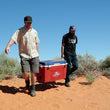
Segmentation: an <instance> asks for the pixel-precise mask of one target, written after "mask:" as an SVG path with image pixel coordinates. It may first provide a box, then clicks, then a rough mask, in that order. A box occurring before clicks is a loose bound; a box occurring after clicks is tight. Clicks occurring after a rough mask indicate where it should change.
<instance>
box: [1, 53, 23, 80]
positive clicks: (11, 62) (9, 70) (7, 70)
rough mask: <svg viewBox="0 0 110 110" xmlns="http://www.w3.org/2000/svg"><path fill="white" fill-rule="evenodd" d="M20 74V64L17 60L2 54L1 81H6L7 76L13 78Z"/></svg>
mask: <svg viewBox="0 0 110 110" xmlns="http://www.w3.org/2000/svg"><path fill="white" fill-rule="evenodd" d="M20 73H21V69H20V64H19V62H18V61H17V59H14V58H9V57H7V56H6V55H5V53H4V52H2V53H1V54H0V79H5V77H6V75H7V74H9V76H10V78H11V77H13V76H15V75H16V74H20Z"/></svg>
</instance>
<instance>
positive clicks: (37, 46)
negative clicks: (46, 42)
mask: <svg viewBox="0 0 110 110" xmlns="http://www.w3.org/2000/svg"><path fill="white" fill-rule="evenodd" d="M36 48H37V52H38V53H39V45H38V44H36Z"/></svg>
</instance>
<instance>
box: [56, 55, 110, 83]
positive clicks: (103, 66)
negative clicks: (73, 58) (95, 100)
mask: <svg viewBox="0 0 110 110" xmlns="http://www.w3.org/2000/svg"><path fill="white" fill-rule="evenodd" d="M56 59H60V57H56ZM78 64H79V67H78V69H77V70H76V71H75V72H74V73H73V74H71V75H70V78H71V79H75V78H77V77H79V76H82V75H83V76H85V77H86V78H87V80H88V84H92V83H93V82H94V80H95V79H96V78H97V77H98V78H100V75H104V76H106V77H108V78H110V56H108V57H107V58H106V59H105V60H104V61H102V60H101V61H99V62H97V61H96V59H95V57H94V56H92V55H89V54H88V53H86V54H85V55H84V56H81V55H78Z"/></svg>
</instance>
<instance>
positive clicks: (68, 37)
mask: <svg viewBox="0 0 110 110" xmlns="http://www.w3.org/2000/svg"><path fill="white" fill-rule="evenodd" d="M75 31H76V27H75V26H70V28H69V33H67V34H65V35H64V36H63V39H62V47H61V57H62V58H64V59H65V60H66V61H67V63H68V64H67V73H66V79H65V86H66V87H70V84H69V82H70V77H69V75H70V74H71V73H72V72H74V71H75V70H76V69H77V68H78V59H77V55H76V44H77V42H78V39H77V36H76V35H75ZM71 64H72V68H71Z"/></svg>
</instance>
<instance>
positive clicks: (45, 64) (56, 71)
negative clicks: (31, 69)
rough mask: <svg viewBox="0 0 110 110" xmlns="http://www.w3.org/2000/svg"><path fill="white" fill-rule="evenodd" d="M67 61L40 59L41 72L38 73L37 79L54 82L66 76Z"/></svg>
mask: <svg viewBox="0 0 110 110" xmlns="http://www.w3.org/2000/svg"><path fill="white" fill-rule="evenodd" d="M66 70H67V62H66V61H65V60H62V61H55V60H47V61H40V67H39V73H37V81H41V82H52V81H56V80H60V79H65V78H66Z"/></svg>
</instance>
